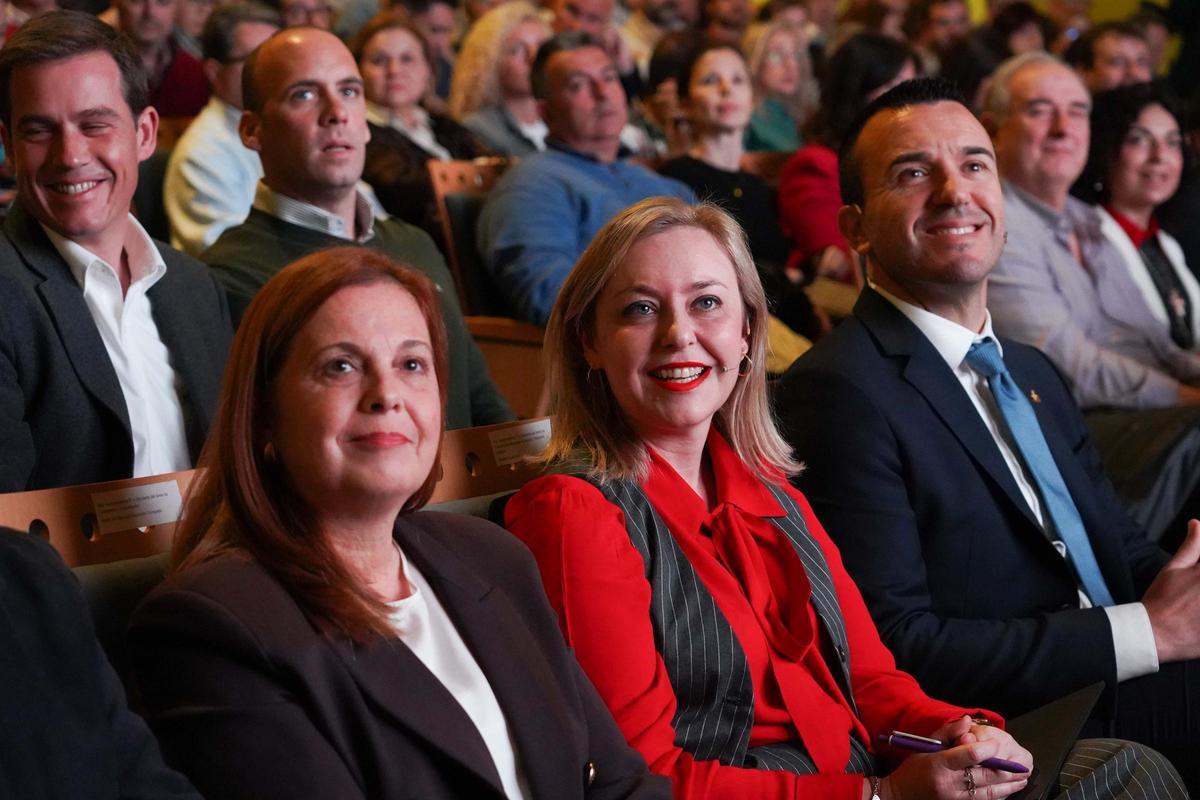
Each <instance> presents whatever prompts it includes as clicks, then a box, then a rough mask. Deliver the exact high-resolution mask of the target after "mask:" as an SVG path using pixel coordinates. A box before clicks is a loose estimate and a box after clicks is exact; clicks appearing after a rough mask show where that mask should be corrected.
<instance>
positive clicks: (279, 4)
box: [266, 0, 333, 31]
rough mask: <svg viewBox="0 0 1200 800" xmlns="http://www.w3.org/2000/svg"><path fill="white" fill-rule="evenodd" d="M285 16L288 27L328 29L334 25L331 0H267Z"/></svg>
mask: <svg viewBox="0 0 1200 800" xmlns="http://www.w3.org/2000/svg"><path fill="white" fill-rule="evenodd" d="M266 2H267V3H268V4H269V5H270V6H272V7H273V8H275V9H277V10H278V11H279V15H280V16H281V17H283V24H284V26H285V27H288V28H299V27H310V28H320V29H321V30H323V31H327V30H329V29H330V28H332V27H333V6H331V5H330V0H266Z"/></svg>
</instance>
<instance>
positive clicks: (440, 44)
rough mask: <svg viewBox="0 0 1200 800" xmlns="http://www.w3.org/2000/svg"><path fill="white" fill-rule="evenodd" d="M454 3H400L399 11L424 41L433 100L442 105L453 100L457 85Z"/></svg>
mask: <svg viewBox="0 0 1200 800" xmlns="http://www.w3.org/2000/svg"><path fill="white" fill-rule="evenodd" d="M457 5H458V3H457V2H456V1H455V0H399V2H398V3H397V5H396V10H397V11H399V12H401V13H402V14H403V15H405V16H407V17H408V20H409V21H410V22H411V23H412V26H413V28H414V29H415V30H416V31H417V33H418V34H419V35H420V37H421V38H422V39H423V40H424V46H425V47H426V48H428V49H427V51H426V52H427V54H428V55H427V58H428V59H429V62H428V63H429V67H430V69H431V70H432V80H431V82H430V87H431V89H432V92H431V93H430V97H432V98H437V99H438V100H439V102H442V101H445V100H446V99H448V98H449V97H450V84H451V83H452V82H453V81H454V61H455V53H454V9H455V7H456V6H457Z"/></svg>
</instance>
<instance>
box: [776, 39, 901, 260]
mask: <svg viewBox="0 0 1200 800" xmlns="http://www.w3.org/2000/svg"><path fill="white" fill-rule="evenodd" d="M917 69H918V67H917V57H916V54H915V53H914V52H913V50H912V48H910V47H909V46H908V45H907V44H905V43H904V42H901V41H899V40H897V39H894V38H892V37H890V36H884V35H883V34H879V33H859V34H856V35H854V36H851V37H850V38H849V39H847V40H846V41H845V42H844V43H842V45H841V46H839V47H838V48H837V50H835V51H833V53H832V54H830V56H829V58H828V60H827V61H826V64H825V73H824V75H823V76H822V78H821V97H822V99H823V102H822V103H821V105H820V106H819V107H818V109H817V113H816V115H815V116H814V118H813V120H812V121H811V123H810V124H809V127H808V131H807V133H808V137H807V138H808V143H807V144H805V146H804V147H802V148H800V149H799V150H798V151H797V152H796V154H795V155H794V156H792V157H791V159H789V160H788V162H787V164H786V165H785V166H784V168H783V173H782V175H781V176H780V180H779V219H780V224H781V226H782V228H783V232H784V234H785V235H787V237H788V238H789V239H790V240H791V245H792V252H791V255H790V256H789V259H788V263H789V266H794V267H798V268H800V269H803V270H804V271H805V272H806V273H807V274H809V275H810V276H813V275H826V276H829V277H833V278H837V279H839V280H842V281H845V282H847V283H859V282H861V280H862V277H861V275H860V274H859V270H858V269H856V268H855V267H854V265H853V261H852V259H851V256H850V248H849V245H847V244H846V240H845V239H844V238H843V237H842V234H841V232H840V231H839V230H838V226H837V212H838V209H840V208H841V207H842V192H841V189H840V187H839V186H838V171H837V163H838V149H839V148H840V147H841V146H842V140H843V139H844V138H845V136H846V134H847V132H848V131H849V129H850V126H851V125H852V124H853V123H854V119H855V117H857V116H858V114H859V112H860V111H862V109H863V108H865V107H866V106H867V104H868V103H870V102H871V101H872V100H874V99H875V98H876V97H879V96H880V95H881V94H883V93H884V92H886V91H887V90H888V89H890V88H892V87H893V86H895V85H896V84H898V83H901V82H903V81H906V80H908V79H910V78H913V77H915V76H916V74H917Z"/></svg>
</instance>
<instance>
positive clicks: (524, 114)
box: [450, 0, 550, 156]
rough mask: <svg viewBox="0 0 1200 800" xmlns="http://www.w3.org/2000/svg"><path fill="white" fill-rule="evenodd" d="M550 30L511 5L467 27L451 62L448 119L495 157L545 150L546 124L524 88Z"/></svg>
mask: <svg viewBox="0 0 1200 800" xmlns="http://www.w3.org/2000/svg"><path fill="white" fill-rule="evenodd" d="M549 35H550V29H549V27H548V26H547V25H546V23H545V22H544V21H542V18H541V17H540V16H538V12H537V9H536V8H534V6H533V5H532V4H530V3H528V2H525V0H512V1H511V2H506V3H503V4H501V5H500V6H497V7H496V8H493V9H491V10H490V11H488V12H487V13H486V14H484V15H483V16H482V17H480V18H479V20H478V21H477V22H476V23H475V24H474V25H472V26H471V28H470V30H468V31H467V36H466V38H465V39H464V40H463V45H462V50H460V51H459V54H458V59H457V60H456V61H455V70H454V82H453V83H452V84H451V88H450V114H451V115H452V116H453V117H454V118H455V119H457V120H458V121H459V122H461V123H462V124H463V125H464V126H466V128H467V129H468V130H470V131H471V132H472V133H474V134H475V135H476V136H477V137H479V140H480V141H481V142H483V143H484V144H486V145H487V146H488V147H490V148H491V149H492V150H493V151H495V152H496V153H498V154H500V155H506V156H527V155H533V154H534V153H536V152H538V151H540V150H545V149H546V133H547V130H546V123H545V122H543V121H542V114H541V111H539V110H538V101H537V99H536V98H535V97H534V96H533V88H532V86H531V84H530V79H529V78H530V67H531V66H532V64H533V58H534V56H535V55H537V49H538V47H540V46H541V44H542V42H544V41H545V40H546V39H547V37H548V36H549Z"/></svg>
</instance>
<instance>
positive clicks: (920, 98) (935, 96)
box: [838, 78, 970, 206]
mask: <svg viewBox="0 0 1200 800" xmlns="http://www.w3.org/2000/svg"><path fill="white" fill-rule="evenodd" d="M933 103H958V104H959V105H960V106H962V107H963V108H965V109H967V110H968V111H970V106H968V105H967V100H966V98H965V97H963V95H962V92H960V91H959V90H958V89H957V88H956V87H955V86H954V84H952V83H950V81H948V80H946V79H945V78H914V79H913V80H911V81H905V82H904V83H901V84H899V85H898V86H895V87H893V88H891V89H889V90H888V91H887V92H885V93H884V94H883V95H881V96H880V97H877V98H876V99H875V100H874V101H872V102H871V104H870V105H868V106H867V107H866V108H864V109H863V111H862V113H861V114H859V115H858V117H857V119H855V120H854V124H853V125H852V126H851V127H850V131H849V133H848V134H847V135H846V138H845V139H844V140H843V141H842V149H841V152H839V153H838V181H839V182H840V183H841V188H842V202H843V203H847V204H849V205H859V206H861V205H863V202H864V199H865V192H864V191H863V185H862V164H861V163H859V160H858V157H857V156H856V154H855V152H854V149H855V146H856V145H857V144H858V137H859V136H860V135H861V134H862V132H863V128H865V127H867V123H868V122H870V121H871V118H872V117H874V116H875V115H876V114H879V113H881V112H883V111H895V110H898V109H901V108H908V107H909V106H924V105H932V104H933Z"/></svg>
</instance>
